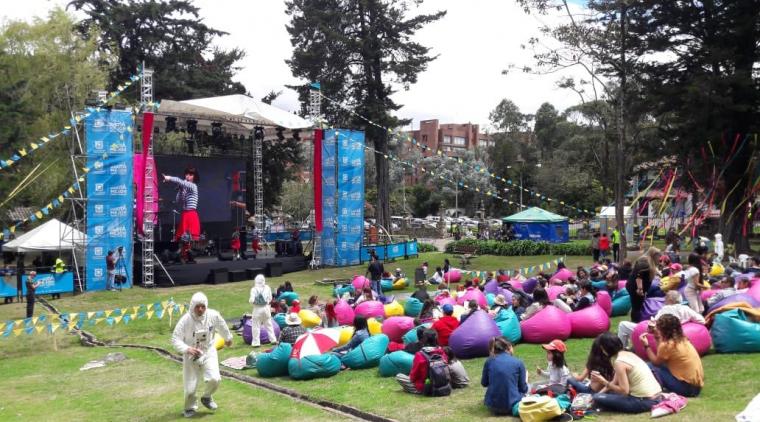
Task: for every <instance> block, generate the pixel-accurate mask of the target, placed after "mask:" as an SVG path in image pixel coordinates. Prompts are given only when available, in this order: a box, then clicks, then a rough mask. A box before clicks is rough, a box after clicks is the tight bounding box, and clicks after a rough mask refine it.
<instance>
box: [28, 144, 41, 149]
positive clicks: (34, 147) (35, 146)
mask: <svg viewBox="0 0 760 422" xmlns="http://www.w3.org/2000/svg"><path fill="white" fill-rule="evenodd" d="M29 146H30V147H32V151H34V150H35V149H37V148H39V147H40V146H39V145H37V144H35V143H34V142H32V143H30V144H29Z"/></svg>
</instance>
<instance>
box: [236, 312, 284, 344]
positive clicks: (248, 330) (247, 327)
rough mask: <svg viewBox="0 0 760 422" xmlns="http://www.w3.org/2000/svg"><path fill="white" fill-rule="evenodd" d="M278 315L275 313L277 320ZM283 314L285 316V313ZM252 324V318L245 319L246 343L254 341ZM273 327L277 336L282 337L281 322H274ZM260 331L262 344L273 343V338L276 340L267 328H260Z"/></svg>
mask: <svg viewBox="0 0 760 422" xmlns="http://www.w3.org/2000/svg"><path fill="white" fill-rule="evenodd" d="M277 315H280V314H277ZM277 315H275V318H274V319H275V321H276V319H277V318H276V317H277ZM282 315H283V316H284V315H285V314H282ZM283 322H284V321H283ZM252 325H253V323H252V322H251V319H250V318H249V319H248V320H246V321H245V324H243V342H245V344H251V343H252V342H253V333H252V331H253V330H252ZM272 328H273V329H274V335H275V336H277V337H280V324H278V323H274V324H272ZM259 333H260V334H259V342H260V343H261V344H267V343H271V342H272V340H274V339H270V338H269V334H267V330H263V329H262V330H259Z"/></svg>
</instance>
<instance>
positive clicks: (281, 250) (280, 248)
mask: <svg viewBox="0 0 760 422" xmlns="http://www.w3.org/2000/svg"><path fill="white" fill-rule="evenodd" d="M287 249H288V241H287V240H276V241H275V242H274V252H275V254H276V255H277V256H285V254H287Z"/></svg>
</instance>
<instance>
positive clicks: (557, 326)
mask: <svg viewBox="0 0 760 422" xmlns="http://www.w3.org/2000/svg"><path fill="white" fill-rule="evenodd" d="M520 330H521V331H522V339H523V341H524V342H526V343H548V342H550V341H552V340H554V339H555V338H557V339H560V340H567V339H568V338H569V337H570V333H571V332H572V327H571V326H570V317H569V316H568V314H567V313H566V312H564V311H562V310H561V309H558V308H556V307H554V306H547V307H546V308H544V309H542V310H541V311H539V312H538V313H537V314H536V315H533V316H532V317H530V318H529V319H526V320H525V321H522V322H520Z"/></svg>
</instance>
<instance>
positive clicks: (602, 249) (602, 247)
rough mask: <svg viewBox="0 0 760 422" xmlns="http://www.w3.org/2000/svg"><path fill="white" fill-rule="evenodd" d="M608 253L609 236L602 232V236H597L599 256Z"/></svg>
mask: <svg viewBox="0 0 760 422" xmlns="http://www.w3.org/2000/svg"><path fill="white" fill-rule="evenodd" d="M609 253H610V238H609V237H607V232H604V233H602V237H600V238H599V257H600V258H601V259H604V258H607V255H608V254H609Z"/></svg>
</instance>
